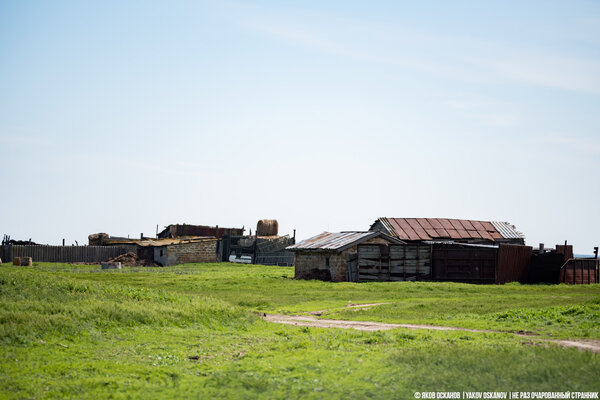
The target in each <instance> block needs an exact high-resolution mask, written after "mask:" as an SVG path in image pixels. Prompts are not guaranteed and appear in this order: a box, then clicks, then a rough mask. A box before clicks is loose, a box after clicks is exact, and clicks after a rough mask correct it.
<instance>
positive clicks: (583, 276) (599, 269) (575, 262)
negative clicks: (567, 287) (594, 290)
mask: <svg viewBox="0 0 600 400" xmlns="http://www.w3.org/2000/svg"><path fill="white" fill-rule="evenodd" d="M560 282H561V283H569V284H572V285H587V284H592V283H600V260H597V259H594V258H571V259H569V260H567V262H565V264H564V265H563V266H562V267H561V269H560Z"/></svg>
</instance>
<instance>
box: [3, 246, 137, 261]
mask: <svg viewBox="0 0 600 400" xmlns="http://www.w3.org/2000/svg"><path fill="white" fill-rule="evenodd" d="M130 251H131V252H133V253H136V252H137V246H130V245H123V246H44V245H25V246H20V245H8V246H0V258H1V259H2V262H9V261H12V260H13V258H14V257H31V258H33V261H34V262H38V261H43V262H66V263H77V262H86V263H95V262H100V261H106V260H108V259H111V258H114V257H117V256H119V255H121V254H125V253H127V252H130Z"/></svg>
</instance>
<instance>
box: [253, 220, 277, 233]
mask: <svg viewBox="0 0 600 400" xmlns="http://www.w3.org/2000/svg"><path fill="white" fill-rule="evenodd" d="M278 232H279V223H278V222H277V220H276V219H261V220H260V221H258V224H256V234H257V235H258V236H277V233H278Z"/></svg>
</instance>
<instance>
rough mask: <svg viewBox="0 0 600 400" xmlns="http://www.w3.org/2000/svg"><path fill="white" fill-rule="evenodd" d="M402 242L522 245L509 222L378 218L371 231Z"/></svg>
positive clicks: (523, 238) (518, 234) (520, 238)
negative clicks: (379, 232) (382, 233)
mask: <svg viewBox="0 0 600 400" xmlns="http://www.w3.org/2000/svg"><path fill="white" fill-rule="evenodd" d="M370 230H371V231H375V230H377V231H381V232H384V233H386V234H388V235H390V236H392V237H395V238H397V239H400V240H403V241H405V242H422V241H452V242H456V243H471V244H493V245H497V244H502V243H505V244H521V245H522V244H525V236H523V234H522V233H521V232H519V231H517V229H516V228H515V226H514V225H512V224H510V223H508V222H494V221H475V220H466V219H448V218H385V217H384V218H379V219H377V220H376V221H375V222H374V223H373V224H372V225H371V228H370Z"/></svg>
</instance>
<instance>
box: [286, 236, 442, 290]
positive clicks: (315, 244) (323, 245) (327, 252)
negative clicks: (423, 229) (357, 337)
mask: <svg viewBox="0 0 600 400" xmlns="http://www.w3.org/2000/svg"><path fill="white" fill-rule="evenodd" d="M287 249H288V250H290V251H293V252H294V253H295V255H296V261H295V277H296V279H322V280H331V281H334V282H343V281H352V282H354V281H357V280H419V279H429V278H430V277H431V267H430V256H429V251H430V246H428V245H419V244H411V245H407V244H405V243H404V242H403V241H401V240H398V239H396V238H393V237H391V236H389V235H387V234H385V233H383V232H379V231H372V232H336V233H330V232H323V233H321V234H320V235H317V236H314V237H312V238H310V239H306V240H304V241H302V242H300V243H298V244H295V245H293V246H289V247H287Z"/></svg>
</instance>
